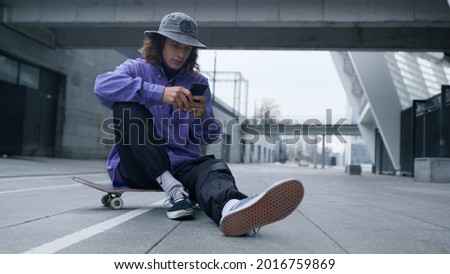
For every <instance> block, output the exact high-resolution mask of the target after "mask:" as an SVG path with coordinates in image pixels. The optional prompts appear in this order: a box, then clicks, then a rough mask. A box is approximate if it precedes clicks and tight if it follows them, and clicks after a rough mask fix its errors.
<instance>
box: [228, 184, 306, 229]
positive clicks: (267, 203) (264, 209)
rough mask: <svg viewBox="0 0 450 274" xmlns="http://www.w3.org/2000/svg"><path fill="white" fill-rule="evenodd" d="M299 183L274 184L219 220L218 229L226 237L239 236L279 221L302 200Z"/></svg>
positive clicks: (301, 188) (301, 189) (302, 189)
mask: <svg viewBox="0 0 450 274" xmlns="http://www.w3.org/2000/svg"><path fill="white" fill-rule="evenodd" d="M303 195H304V188H303V185H302V183H301V182H300V181H298V180H296V179H288V180H283V181H280V182H277V183H275V184H274V185H272V186H271V187H270V188H268V189H267V190H266V191H265V192H263V193H261V194H259V195H258V196H256V197H255V198H253V199H254V201H253V200H251V201H249V202H248V204H244V205H242V208H238V209H236V211H235V212H232V213H230V214H228V215H225V216H224V217H223V218H222V219H221V220H220V229H221V230H222V232H223V233H224V234H225V235H227V236H240V235H243V234H245V233H247V232H248V231H251V230H252V229H256V228H258V227H261V226H263V225H267V224H270V223H273V222H276V221H279V220H281V219H283V218H285V217H287V216H288V215H289V214H291V213H292V212H293V211H294V210H295V209H296V208H297V207H298V205H299V204H300V202H301V201H302V199H303Z"/></svg>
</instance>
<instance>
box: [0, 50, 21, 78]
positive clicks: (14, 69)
mask: <svg viewBox="0 0 450 274" xmlns="http://www.w3.org/2000/svg"><path fill="white" fill-rule="evenodd" d="M18 67H19V63H18V62H17V61H14V60H13V59H10V58H8V57H6V56H3V55H0V80H4V81H7V82H11V83H17V75H18Z"/></svg>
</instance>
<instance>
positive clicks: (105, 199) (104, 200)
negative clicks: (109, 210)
mask: <svg viewBox="0 0 450 274" xmlns="http://www.w3.org/2000/svg"><path fill="white" fill-rule="evenodd" d="M102 204H103V205H104V206H108V207H109V206H110V204H111V199H110V198H109V195H105V196H103V197H102Z"/></svg>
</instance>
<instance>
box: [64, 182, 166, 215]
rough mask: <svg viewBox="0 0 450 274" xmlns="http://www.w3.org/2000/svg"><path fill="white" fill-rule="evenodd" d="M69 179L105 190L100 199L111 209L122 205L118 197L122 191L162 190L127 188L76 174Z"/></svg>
mask: <svg viewBox="0 0 450 274" xmlns="http://www.w3.org/2000/svg"><path fill="white" fill-rule="evenodd" d="M70 179H72V180H74V181H75V182H78V183H80V184H83V185H86V186H88V187H92V188H95V189H98V190H100V191H103V192H106V193H107V194H106V195H104V196H103V197H102V199H101V202H102V204H103V205H104V206H106V207H110V208H112V209H121V208H122V207H123V200H122V198H120V196H122V194H123V193H124V192H162V191H163V190H162V189H140V188H129V187H115V186H113V185H105V184H99V183H94V182H92V181H89V180H86V179H84V178H81V177H77V176H70Z"/></svg>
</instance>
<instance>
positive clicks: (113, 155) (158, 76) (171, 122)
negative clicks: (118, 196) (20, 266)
mask: <svg viewBox="0 0 450 274" xmlns="http://www.w3.org/2000/svg"><path fill="white" fill-rule="evenodd" d="M174 79H175V80H174V82H173V83H169V82H168V79H167V77H166V76H165V74H164V71H163V69H162V68H161V67H155V66H153V65H150V64H149V63H147V62H146V61H145V60H143V59H141V58H138V59H135V60H130V59H129V60H127V61H125V62H124V63H122V64H121V65H119V66H117V67H116V68H115V70H114V71H111V72H106V73H102V74H100V75H98V76H97V79H96V81H95V86H94V92H95V94H96V95H97V97H98V98H99V99H100V101H101V103H102V104H103V105H105V106H107V107H108V108H112V106H113V104H114V103H115V102H139V103H140V104H142V105H144V106H145V107H146V108H147V109H148V110H150V112H151V113H152V114H153V118H154V123H155V127H156V130H157V134H158V137H159V138H160V139H163V140H164V141H165V145H164V147H165V149H166V151H167V154H168V155H169V159H170V162H171V172H172V173H175V172H176V171H177V170H178V168H179V167H181V165H183V164H184V163H186V162H187V161H189V160H194V159H197V158H198V157H200V156H201V151H200V148H199V145H206V144H210V143H212V142H213V141H215V140H216V139H217V138H218V137H219V134H220V132H221V128H220V126H219V124H218V123H217V122H216V120H215V118H214V113H213V110H212V101H211V93H210V90H209V88H208V89H207V90H206V92H205V94H204V95H205V97H206V113H205V114H204V115H203V117H202V118H200V119H195V118H194V117H193V116H192V115H190V114H188V113H186V112H183V111H179V110H177V109H175V108H174V107H173V106H171V105H169V104H165V103H163V102H162V98H163V91H164V88H165V86H168V85H171V86H183V87H185V88H187V89H189V87H190V86H191V85H192V83H194V82H199V83H206V84H207V82H208V80H207V79H206V78H205V77H204V76H203V75H198V76H196V77H194V76H192V75H190V74H188V73H187V72H186V71H183V70H182V71H180V73H179V74H178V75H177V76H175V77H174ZM119 162H120V157H119V154H118V152H117V147H116V146H115V145H113V147H112V149H111V152H110V154H109V156H108V160H107V170H108V174H109V176H110V178H111V180H112V182H113V184H114V185H115V186H120V185H124V184H125V182H124V181H123V179H122V178H121V176H120V174H119V172H118V165H119Z"/></svg>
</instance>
